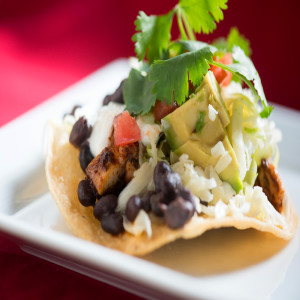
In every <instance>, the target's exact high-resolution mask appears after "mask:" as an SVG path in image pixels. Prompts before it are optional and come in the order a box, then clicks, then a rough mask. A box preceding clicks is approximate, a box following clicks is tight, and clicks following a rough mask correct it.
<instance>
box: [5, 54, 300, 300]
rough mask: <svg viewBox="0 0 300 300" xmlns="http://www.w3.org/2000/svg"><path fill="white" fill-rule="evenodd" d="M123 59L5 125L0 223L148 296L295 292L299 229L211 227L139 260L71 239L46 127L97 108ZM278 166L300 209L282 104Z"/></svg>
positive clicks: (37, 247)
mask: <svg viewBox="0 0 300 300" xmlns="http://www.w3.org/2000/svg"><path fill="white" fill-rule="evenodd" d="M128 72H129V66H128V62H127V60H125V59H119V60H116V61H114V62H112V63H111V64H109V65H107V66H105V67H104V68H102V69H101V70H99V71H97V72H95V73H93V74H92V75H90V76H89V77H87V78H86V79H84V80H82V81H80V82H79V83H77V84H75V85H74V86H71V87H70V88H68V89H67V90H65V91H63V92H62V93H60V94H58V95H56V96H55V97H53V98H51V99H50V100H49V101H47V102H44V103H43V104H41V105H39V106H38V107H36V108H35V109H33V110H31V111H30V112H28V113H26V114H24V115H23V116H21V117H20V118H18V119H16V120H14V121H13V122H11V123H9V124H7V125H6V126H4V127H2V128H1V129H0V145H1V147H0V160H1V164H0V165H1V173H0V229H1V231H3V232H4V233H6V234H8V235H10V236H12V237H14V238H16V239H17V240H18V241H19V242H20V243H21V247H22V249H23V250H24V251H26V252H29V253H31V254H33V255H36V256H39V257H41V258H43V259H46V260H49V261H52V262H54V263H57V264H59V265H62V266H65V267H67V268H70V269H72V270H75V271H77V272H80V273H82V274H85V275H87V276H90V277H93V278H95V279H97V280H100V281H103V282H106V283H109V284H111V285H114V286H117V287H119V288H122V289H124V290H127V291H130V292H132V293H135V294H137V295H140V296H143V297H146V298H159V299H168V298H169V297H170V296H172V297H173V298H185V299H187V298H188V299H190V298H202V299H203V298H205V299H224V298H226V299H265V298H268V297H271V298H272V299H298V298H299V295H300V285H299V284H298V281H299V278H300V253H299V251H298V252H297V247H298V233H297V235H296V236H295V238H294V239H293V240H292V241H290V242H289V243H287V242H284V241H282V240H279V239H276V238H274V237H272V236H271V235H269V234H264V233H259V232H256V231H254V230H246V231H238V230H234V229H221V230H213V231H211V232H208V233H205V234H204V235H203V236H202V237H199V238H196V239H193V240H189V241H183V240H180V241H177V242H175V243H172V244H170V245H167V246H165V247H163V248H162V249H160V250H158V251H155V252H154V253H152V254H150V255H147V256H146V257H142V258H138V257H132V256H128V255H125V254H123V253H120V252H117V251H114V250H110V249H107V248H105V247H101V246H98V245H95V244H92V243H90V242H87V241H84V240H81V239H78V238H76V237H74V236H73V235H72V234H71V233H70V232H69V230H68V229H67V227H66V225H65V223H64V220H63V219H62V217H61V215H60V213H59V211H58V209H57V208H56V206H55V204H54V201H53V200H52V198H51V195H50V194H49V192H48V189H47V183H46V179H45V175H44V159H45V136H46V130H45V129H46V126H47V123H48V121H49V120H50V119H53V118H57V117H62V116H63V114H64V113H65V112H68V111H70V110H71V109H72V107H73V105H74V104H88V105H95V107H96V106H97V105H99V104H100V103H101V100H102V99H103V98H104V96H105V95H106V94H108V93H112V92H113V91H114V90H115V88H116V87H117V86H118V84H119V82H120V81H121V80H122V79H123V78H125V77H126V76H127V75H128ZM272 118H273V119H274V120H276V125H277V127H279V128H280V129H281V130H282V132H283V141H282V142H281V144H280V151H281V160H280V164H279V173H280V175H281V177H282V181H283V183H284V185H285V187H286V190H287V191H288V193H289V195H290V196H291V198H292V199H293V201H294V204H295V206H296V209H297V211H298V213H299V212H300V201H299V183H300V159H299V154H300V113H299V112H295V111H292V110H290V109H286V108H283V107H280V106H276V107H275V110H274V112H273V113H272Z"/></svg>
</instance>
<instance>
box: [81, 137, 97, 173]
mask: <svg viewBox="0 0 300 300" xmlns="http://www.w3.org/2000/svg"><path fill="white" fill-rule="evenodd" d="M93 159H94V156H93V154H92V152H91V149H90V144H89V142H88V141H85V142H84V143H83V144H82V145H81V146H80V152H79V162H80V167H81V169H82V171H83V172H84V173H86V171H85V170H86V168H87V166H88V165H89V163H90V162H91V161H92V160H93Z"/></svg>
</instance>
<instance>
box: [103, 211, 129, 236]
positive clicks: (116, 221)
mask: <svg viewBox="0 0 300 300" xmlns="http://www.w3.org/2000/svg"><path fill="white" fill-rule="evenodd" d="M101 227H102V229H103V230H104V231H106V232H108V233H110V234H112V235H118V234H120V233H121V232H123V231H124V227H123V217H122V216H121V215H120V214H117V213H114V214H111V215H107V216H104V217H103V218H102V221H101Z"/></svg>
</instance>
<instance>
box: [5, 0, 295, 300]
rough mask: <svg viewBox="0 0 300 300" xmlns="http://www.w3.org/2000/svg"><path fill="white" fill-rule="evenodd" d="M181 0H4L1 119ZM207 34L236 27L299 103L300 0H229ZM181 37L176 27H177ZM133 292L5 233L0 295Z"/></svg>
mask: <svg viewBox="0 0 300 300" xmlns="http://www.w3.org/2000/svg"><path fill="white" fill-rule="evenodd" d="M176 3H177V1H175V0H174V1H171V0H169V1H166V0H164V1H162V0H160V1H158V0H152V1H137V0H126V1H125V0H109V1H96V0H85V1H83V0H44V1H40V0H27V1H22V0H19V1H18V0H0V126H2V125H4V124H6V123H7V122H9V121H11V120H13V119H14V118H15V117H17V116H19V115H21V114H22V113H24V112H25V111H27V110H29V109H30V108H32V107H34V106H35V105H37V104H38V103H40V102H42V101H44V100H46V99H47V98H49V97H50V96H53V95H54V94H55V93H57V92H59V91H61V90H62V89H64V88H66V87H67V86H69V85H70V84H72V83H74V82H76V81H78V80H80V79H81V78H83V77H84V76H86V75H88V74H89V73H91V72H93V71H95V70H97V69H98V68H100V67H101V66H103V65H104V64H106V63H108V62H110V61H112V60H113V59H115V58H118V57H127V56H130V55H134V45H133V43H132V42H131V36H132V35H133V33H134V24H133V22H134V20H135V17H136V15H137V13H138V11H139V10H144V11H145V12H146V13H147V14H162V13H166V12H167V11H168V10H169V9H171V7H172V6H173V5H175V4H176ZM228 6H229V8H228V10H226V11H225V13H224V21H222V22H221V24H219V25H218V29H217V30H216V31H215V32H214V34H213V35H210V36H203V35H201V36H199V38H200V39H202V40H204V41H211V40H213V39H214V38H215V37H219V36H226V35H227V34H228V32H229V29H230V27H231V26H237V27H238V28H239V30H240V32H241V33H242V34H244V35H245V36H246V37H247V38H248V39H249V40H250V41H251V48H252V51H253V55H252V59H253V61H254V64H255V65H256V68H257V69H258V71H259V73H260V76H261V79H262V83H263V85H264V89H265V94H266V96H267V99H268V100H269V101H273V102H275V103H280V104H283V105H286V106H289V107H291V108H294V109H298V110H300V101H299V88H298V80H297V79H298V77H297V75H298V72H297V71H298V68H299V54H298V53H299V29H300V26H299V9H300V4H299V2H298V1H297V0H286V1H279V0H278V1H271V0H264V1H263V0H253V1H239V0H229V3H228ZM174 34H175V35H174V36H173V37H174V38H176V37H177V36H176V29H175V30H174ZM92 295H94V296H95V295H98V297H99V298H105V299H107V298H119V297H123V298H126V299H129V298H130V299H134V298H136V297H135V296H132V295H130V294H127V293H125V292H122V291H119V290H117V289H115V288H112V287H110V286H107V285H105V284H102V283H98V282H96V281H94V280H92V279H88V278H85V277H83V276H81V275H78V274H76V273H73V272H71V271H67V270H65V269H63V268H60V267H57V266H55V265H53V264H50V263H47V262H44V261H42V260H39V259H36V258H34V257H31V256H28V255H26V254H24V253H22V252H21V251H20V250H18V248H17V247H16V246H15V245H14V243H11V242H10V241H8V240H7V239H5V238H4V237H1V238H0V298H1V299H41V298H43V299H53V298H54V297H56V298H59V299H61V298H64V299H68V298H72V299H82V298H91V297H92Z"/></svg>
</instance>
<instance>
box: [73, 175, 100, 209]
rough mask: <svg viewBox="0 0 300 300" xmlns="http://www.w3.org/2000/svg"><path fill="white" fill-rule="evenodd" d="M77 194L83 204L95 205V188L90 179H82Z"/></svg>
mask: <svg viewBox="0 0 300 300" xmlns="http://www.w3.org/2000/svg"><path fill="white" fill-rule="evenodd" d="M77 195H78V199H79V201H80V203H81V204H82V205H83V206H86V207H87V206H93V205H94V204H95V201H96V195H95V192H94V188H93V185H92V183H91V182H90V180H89V179H85V180H81V181H80V182H79V184H78V188H77Z"/></svg>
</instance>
